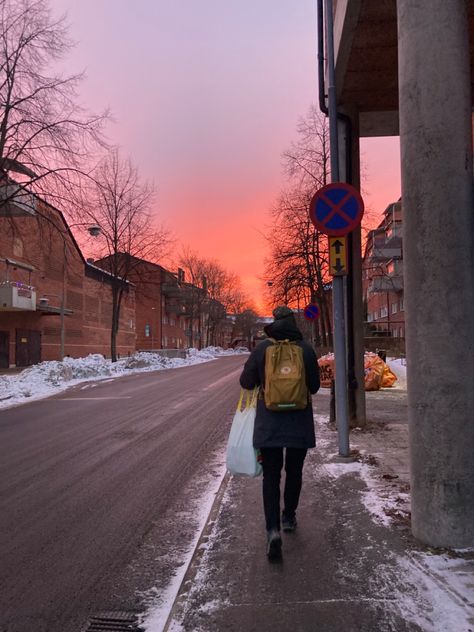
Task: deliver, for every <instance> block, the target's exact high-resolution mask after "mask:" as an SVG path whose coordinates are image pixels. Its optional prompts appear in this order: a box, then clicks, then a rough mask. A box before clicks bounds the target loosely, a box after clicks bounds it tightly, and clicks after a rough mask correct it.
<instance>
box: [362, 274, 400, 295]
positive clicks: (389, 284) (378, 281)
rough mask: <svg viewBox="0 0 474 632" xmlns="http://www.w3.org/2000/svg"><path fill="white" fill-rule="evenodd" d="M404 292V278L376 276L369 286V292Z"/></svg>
mask: <svg viewBox="0 0 474 632" xmlns="http://www.w3.org/2000/svg"><path fill="white" fill-rule="evenodd" d="M402 290H403V277H402V276H375V277H373V278H372V281H371V283H370V285H369V292H371V293H376V292H401V291H402Z"/></svg>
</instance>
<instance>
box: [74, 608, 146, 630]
mask: <svg viewBox="0 0 474 632" xmlns="http://www.w3.org/2000/svg"><path fill="white" fill-rule="evenodd" d="M83 632H143V628H141V627H139V626H138V622H137V615H136V613H134V612H102V613H100V614H97V615H95V616H93V617H91V618H90V620H89V623H88V626H87V627H86V628H84V630H83Z"/></svg>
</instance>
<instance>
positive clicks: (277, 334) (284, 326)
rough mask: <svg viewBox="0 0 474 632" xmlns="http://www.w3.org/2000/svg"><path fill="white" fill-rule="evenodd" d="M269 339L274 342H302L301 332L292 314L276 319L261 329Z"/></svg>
mask: <svg viewBox="0 0 474 632" xmlns="http://www.w3.org/2000/svg"><path fill="white" fill-rule="evenodd" d="M263 331H264V332H265V333H266V334H267V336H268V337H269V338H275V340H287V339H288V340H303V336H302V334H301V331H300V330H299V329H298V326H297V324H296V320H295V316H294V314H292V313H291V314H289V315H288V316H285V317H284V318H278V319H277V320H275V321H274V322H273V323H270V324H269V325H267V326H266V327H264V328H263Z"/></svg>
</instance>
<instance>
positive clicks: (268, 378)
mask: <svg viewBox="0 0 474 632" xmlns="http://www.w3.org/2000/svg"><path fill="white" fill-rule="evenodd" d="M271 341H272V344H271V345H269V346H268V347H267V348H266V349H265V388H264V398H265V406H266V407H267V408H268V409H269V410H275V411H285V410H302V409H303V408H306V406H307V405H308V401H309V399H308V388H307V386H306V374H305V369H304V361H303V349H302V348H301V347H300V346H299V345H297V344H294V343H292V342H290V341H289V340H273V339H271Z"/></svg>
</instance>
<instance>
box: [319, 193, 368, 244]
mask: <svg viewBox="0 0 474 632" xmlns="http://www.w3.org/2000/svg"><path fill="white" fill-rule="evenodd" d="M363 214H364V202H363V200H362V197H361V195H360V193H359V191H358V190H357V189H356V188H355V187H353V186H352V185H351V184H347V183H346V182H333V183H332V184H327V185H326V186H324V187H323V188H322V189H319V191H317V192H316V193H315V194H314V196H313V198H312V200H311V203H310V207H309V215H310V218H311V221H312V222H313V224H314V226H315V227H316V228H317V230H319V231H320V232H321V233H324V234H325V235H329V236H332V237H340V236H342V235H347V234H348V233H350V232H351V231H353V230H354V228H356V227H357V226H358V225H359V224H360V221H361V219H362V215H363Z"/></svg>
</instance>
